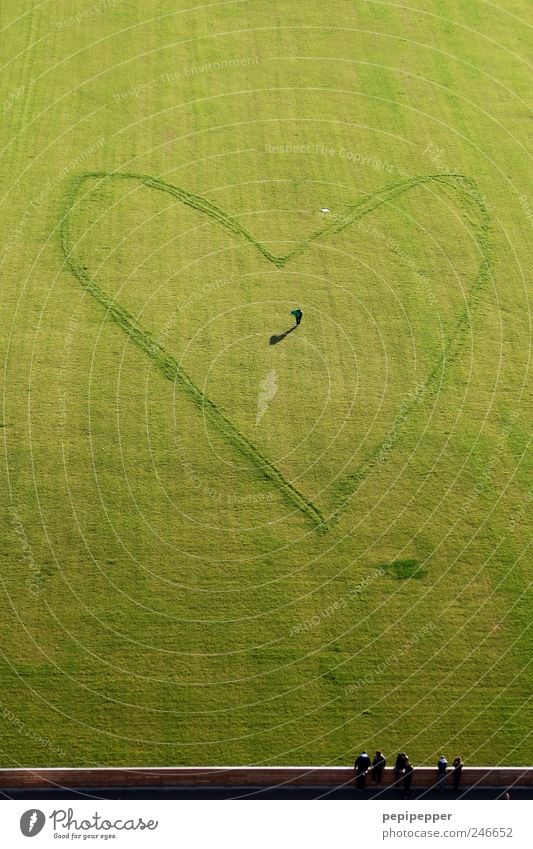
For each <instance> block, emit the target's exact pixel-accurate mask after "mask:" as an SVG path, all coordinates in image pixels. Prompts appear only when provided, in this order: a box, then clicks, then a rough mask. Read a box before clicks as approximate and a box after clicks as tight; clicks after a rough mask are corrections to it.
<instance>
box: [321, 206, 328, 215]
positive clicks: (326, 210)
mask: <svg viewBox="0 0 533 849" xmlns="http://www.w3.org/2000/svg"><path fill="white" fill-rule="evenodd" d="M320 212H324V213H326V214H327V213H328V212H329V209H328V208H327V206H323V207H322V209H321V210H320Z"/></svg>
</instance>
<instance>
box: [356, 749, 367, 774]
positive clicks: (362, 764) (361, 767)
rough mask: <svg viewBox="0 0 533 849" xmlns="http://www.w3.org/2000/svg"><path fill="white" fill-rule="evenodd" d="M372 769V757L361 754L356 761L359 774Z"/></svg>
mask: <svg viewBox="0 0 533 849" xmlns="http://www.w3.org/2000/svg"><path fill="white" fill-rule="evenodd" d="M369 769H370V758H369V757H368V755H367V754H361V755H359V757H358V758H357V760H356V761H355V771H356V772H357V774H358V775H360V774H361V773H362V772H367V771H368V770H369Z"/></svg>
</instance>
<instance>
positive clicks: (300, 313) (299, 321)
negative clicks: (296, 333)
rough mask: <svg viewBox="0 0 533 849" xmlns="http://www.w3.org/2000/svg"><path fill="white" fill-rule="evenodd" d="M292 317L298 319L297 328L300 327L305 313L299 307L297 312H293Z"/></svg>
mask: <svg viewBox="0 0 533 849" xmlns="http://www.w3.org/2000/svg"><path fill="white" fill-rule="evenodd" d="M291 315H293V316H294V318H295V319H296V327H298V325H299V324H300V323H301V321H302V316H303V312H302V311H301V309H300V308H299V307H297V308H296V309H295V310H291Z"/></svg>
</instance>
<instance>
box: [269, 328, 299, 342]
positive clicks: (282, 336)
mask: <svg viewBox="0 0 533 849" xmlns="http://www.w3.org/2000/svg"><path fill="white" fill-rule="evenodd" d="M296 327H297V325H296V324H293V326H292V327H289V329H288V330H286V331H285V333H280V334H279V336H276V334H275V333H274V335H273V336H271V337H270V340H269V341H270V344H271V345H277V344H278V342H282V341H283V340H284V339H285V337H286V336H288V335H289V333H292V331H293V330H296Z"/></svg>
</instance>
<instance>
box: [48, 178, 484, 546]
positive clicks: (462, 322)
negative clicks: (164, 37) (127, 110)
mask: <svg viewBox="0 0 533 849" xmlns="http://www.w3.org/2000/svg"><path fill="white" fill-rule="evenodd" d="M88 180H99V181H101V183H103V182H105V181H108V180H136V181H138V182H140V183H142V184H143V185H144V186H147V187H149V188H153V189H156V190H158V191H162V192H165V193H167V194H169V195H171V196H172V197H175V198H176V199H177V200H178V201H180V202H181V203H183V204H184V205H186V206H189V207H191V208H192V209H195V210H196V211H198V212H201V213H203V214H204V215H207V216H208V217H210V218H212V219H213V220H214V221H216V222H217V223H218V224H219V225H220V226H221V227H223V228H225V229H226V230H228V231H229V232H230V233H232V234H233V235H234V236H235V237H237V238H240V239H245V240H246V241H248V242H249V243H251V244H252V245H254V246H255V248H256V249H257V250H258V251H259V253H260V254H262V255H263V257H264V258H265V259H266V260H267V261H268V262H270V263H272V264H274V265H275V266H276V267H277V268H283V267H284V266H285V265H287V263H289V262H290V261H291V260H293V259H294V258H295V257H297V256H298V255H300V254H301V253H303V252H304V251H305V250H307V248H308V247H309V246H310V245H311V244H312V243H313V242H315V241H317V240H319V239H322V238H327V237H328V236H330V235H333V234H335V233H339V232H341V231H343V230H345V229H347V228H348V227H351V226H352V225H353V224H355V223H356V222H357V221H359V220H360V219H361V218H363V217H364V216H365V215H368V214H370V213H371V212H373V211H374V210H376V209H378V208H379V207H380V206H382V205H383V204H386V203H389V202H390V201H392V200H393V199H394V198H396V197H399V196H400V195H402V194H404V193H405V192H408V191H409V190H410V189H412V188H415V187H416V186H420V185H423V184H425V183H430V182H435V183H439V184H440V185H441V186H445V187H446V188H448V189H453V190H454V191H456V192H457V191H459V192H461V193H462V194H463V195H466V196H467V197H468V198H469V200H471V201H472V202H473V203H474V204H475V205H476V207H477V211H478V214H479V220H478V222H477V223H476V224H472V226H473V228H474V230H475V234H476V238H475V241H476V244H477V246H478V248H479V251H480V256H481V260H480V265H479V268H478V271H477V273H476V276H475V278H474V280H473V282H472V283H471V286H470V289H469V291H468V294H467V301H466V304H465V307H464V309H463V311H462V312H461V314H460V315H459V317H458V318H457V319H456V322H455V325H454V328H453V332H452V333H451V334H450V336H449V337H448V339H446V342H445V345H444V348H443V351H442V353H441V355H440V356H439V357H438V359H437V361H436V363H435V365H434V366H433V367H432V368H431V369H430V371H429V373H428V375H427V378H426V380H425V382H424V383H423V384H422V388H421V390H420V391H417V393H416V394H415V395H414V397H411V398H410V400H409V402H408V403H407V404H406V405H404V406H403V408H402V409H403V415H402V420H401V422H400V425H399V427H397V428H395V430H394V432H392V433H389V434H387V435H386V436H385V438H384V439H383V440H381V442H379V443H378V444H377V445H376V446H375V448H374V449H373V450H372V451H371V452H370V453H369V455H368V456H367V457H366V459H365V460H363V461H362V462H361V463H360V464H359V466H358V468H357V469H356V470H355V471H354V472H352V473H351V474H348V475H346V476H345V477H344V478H343V479H342V489H343V491H344V492H345V493H346V495H345V497H344V498H343V501H342V502H341V503H340V504H339V505H338V506H337V507H336V508H335V509H334V511H333V513H332V514H331V515H329V516H328V517H325V516H324V515H323V513H322V511H321V510H320V508H319V507H318V506H317V505H316V504H314V502H313V501H312V500H311V499H309V498H308V497H307V496H306V495H305V494H304V493H303V492H301V491H300V490H299V489H297V488H296V487H295V486H293V485H292V484H291V482H290V481H288V480H287V479H286V478H285V477H284V475H283V474H282V473H281V472H280V471H279V469H277V467H276V466H275V465H274V463H272V462H271V461H270V460H268V459H267V458H266V457H264V456H263V454H262V453H261V452H260V451H259V450H258V449H257V448H256V447H255V446H254V445H253V443H252V442H251V441H250V440H249V439H248V437H247V436H246V435H245V434H243V433H242V432H241V431H240V430H239V429H238V428H237V427H235V425H234V424H233V423H232V422H231V421H230V419H228V418H227V416H225V415H224V414H223V413H222V412H221V410H220V409H218V407H217V406H216V404H214V403H213V401H211V400H210V399H209V398H208V397H207V395H205V393H203V392H202V391H201V389H199V388H198V387H197V386H196V384H195V383H194V381H193V380H192V379H191V378H190V377H189V375H188V374H187V373H186V372H185V371H184V369H183V368H182V367H181V366H180V364H179V363H178V361H177V360H176V359H175V358H174V357H173V356H172V355H171V354H169V353H168V352H167V351H166V350H165V349H164V348H163V346H162V345H160V344H159V343H158V342H157V341H156V340H155V339H153V338H152V337H151V336H150V334H149V332H148V331H146V330H144V329H143V328H142V327H140V326H139V325H138V324H137V323H136V321H135V319H134V318H133V316H131V315H130V314H129V313H128V312H127V310H125V309H124V308H123V307H121V306H120V305H119V304H118V303H117V302H116V301H115V299H114V298H112V297H110V296H109V295H107V294H106V292H104V291H103V289H101V288H100V286H99V285H98V283H97V282H96V280H95V279H94V278H93V276H92V275H91V274H90V272H89V271H88V270H87V269H86V268H85V266H83V265H81V264H80V263H79V262H78V261H77V260H76V256H75V246H73V245H72V243H71V215H72V212H73V210H74V209H75V207H76V205H77V202H78V199H79V198H80V196H81V189H82V187H83V185H84V183H86V182H87V181H88ZM471 223H472V222H471ZM489 226H490V222H489V215H488V211H487V208H486V205H485V202H484V199H483V198H482V196H481V195H480V193H479V190H478V188H477V185H476V183H475V181H474V180H473V179H472V178H470V177H466V176H465V175H463V174H449V173H445V174H426V175H420V176H417V177H411V178H405V179H404V180H400V181H399V182H397V183H393V184H390V185H388V186H385V187H384V188H383V189H380V190H378V191H377V192H374V193H373V194H372V195H369V196H368V197H366V198H363V199H361V200H359V201H356V202H354V203H353V204H350V205H348V206H347V207H346V210H345V211H344V213H343V214H341V215H339V216H338V217H337V218H336V219H335V220H333V221H332V222H330V223H328V224H326V225H325V226H324V227H323V228H321V229H320V230H317V231H316V232H314V233H312V234H311V235H310V236H309V237H308V239H306V240H302V241H301V242H299V243H298V244H297V245H296V247H295V248H293V249H292V250H291V251H290V252H289V253H287V254H285V255H283V256H276V255H275V254H273V253H272V252H271V251H269V250H268V249H267V248H266V247H265V245H263V244H262V243H261V242H260V241H258V240H256V239H255V238H254V237H253V236H252V234H250V233H249V232H248V230H246V228H244V227H243V226H242V225H241V224H239V222H238V221H237V220H236V219H234V218H233V217H232V216H231V215H229V214H227V213H225V212H224V211H223V210H222V209H220V208H219V207H217V206H216V205H215V204H213V203H211V202H210V201H208V200H207V199H206V198H203V197H201V196H200V195H194V194H191V193H189V192H187V191H186V190H185V189H182V188H180V187H179V186H174V185H173V184H171V183H167V182H165V181H163V180H160V179H158V178H156V177H151V176H149V175H145V174H136V173H132V172H119V171H117V172H113V171H111V172H108V171H87V172H83V173H81V174H77V175H76V176H75V177H73V178H71V180H70V181H69V185H68V195H67V203H66V207H65V209H64V211H63V214H62V217H61V221H60V225H59V230H60V241H61V250H62V253H63V258H64V264H65V266H66V267H67V268H68V270H69V271H70V273H71V274H73V276H74V277H76V279H77V280H78V282H79V283H80V284H81V285H82V287H83V288H84V289H85V290H86V291H87V292H88V293H89V294H90V295H92V297H94V298H95V300H96V301H98V303H100V304H101V305H102V306H103V307H104V308H105V310H106V314H107V315H108V316H109V317H110V318H111V319H112V320H113V321H115V322H116V323H117V324H118V325H119V326H120V327H121V328H122V330H124V332H125V333H126V335H127V336H128V337H129V338H130V339H131V340H132V341H133V342H134V343H135V344H136V345H137V346H138V347H139V348H140V349H141V350H142V351H144V353H146V354H147V355H148V356H149V357H150V359H151V360H152V362H154V363H155V365H156V366H157V367H158V369H159V371H160V372H161V373H162V374H163V375H164V376H165V377H166V378H167V379H168V380H170V381H171V382H172V383H174V384H176V383H177V384H179V385H180V388H181V389H182V391H184V392H185V394H186V395H187V396H188V397H189V398H190V399H191V400H192V401H193V402H194V404H195V405H196V406H197V407H198V409H199V410H200V411H201V412H202V413H203V415H204V416H206V418H207V419H208V420H209V421H210V422H211V424H212V425H213V426H214V427H215V428H216V429H217V430H218V431H219V433H221V434H222V435H223V436H225V437H226V439H228V441H229V442H230V443H231V444H232V445H233V446H234V447H235V448H236V449H237V450H239V451H240V452H241V454H242V455H243V456H244V457H246V458H247V459H248V460H250V461H251V462H252V464H253V465H254V466H255V467H256V469H258V471H259V472H260V473H261V474H262V476H263V477H265V478H266V479H267V480H270V481H271V482H272V483H274V484H275V485H276V486H277V487H278V488H279V490H280V491H281V492H282V493H283V495H284V496H285V498H286V500H287V501H288V502H289V503H290V504H291V506H292V507H296V508H297V509H298V510H299V511H300V512H302V513H303V514H304V515H305V516H306V517H307V518H308V519H309V520H310V521H311V522H312V523H313V525H314V527H315V529H316V530H317V531H321V532H324V531H327V530H329V529H330V528H331V526H332V523H333V522H334V521H335V519H337V518H338V517H339V515H340V514H341V513H342V512H343V511H344V510H345V509H346V507H347V506H348V504H349V502H350V500H351V499H352V497H353V496H354V495H355V493H356V492H357V490H358V488H359V486H360V485H361V484H362V483H363V481H364V480H365V479H366V477H367V476H368V474H369V473H370V471H371V470H372V468H373V467H374V466H375V465H376V464H377V463H378V462H379V458H380V456H381V455H382V452H383V447H384V445H385V444H387V450H388V451H390V450H391V449H392V448H393V446H394V444H395V443H396V441H397V440H398V438H399V435H400V433H401V431H402V429H403V426H404V425H405V422H406V421H407V420H408V419H409V418H410V417H411V415H412V413H413V412H414V410H415V409H416V407H417V406H418V405H419V404H420V403H421V402H422V400H423V399H424V398H426V399H427V397H428V396H430V395H431V392H432V390H434V389H435V388H436V387H438V386H439V385H440V381H439V375H440V373H441V371H442V367H443V365H444V364H446V365H450V364H451V363H452V362H454V361H455V360H456V359H457V356H458V355H459V353H460V351H461V345H462V341H463V339H464V336H465V331H466V329H467V328H468V326H469V325H470V323H471V318H472V314H473V311H474V309H475V306H476V304H477V300H478V298H479V296H480V293H481V291H482V290H483V288H484V286H485V284H486V283H487V282H488V280H489V278H490V270H491V258H490V253H491V251H490V243H489Z"/></svg>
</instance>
